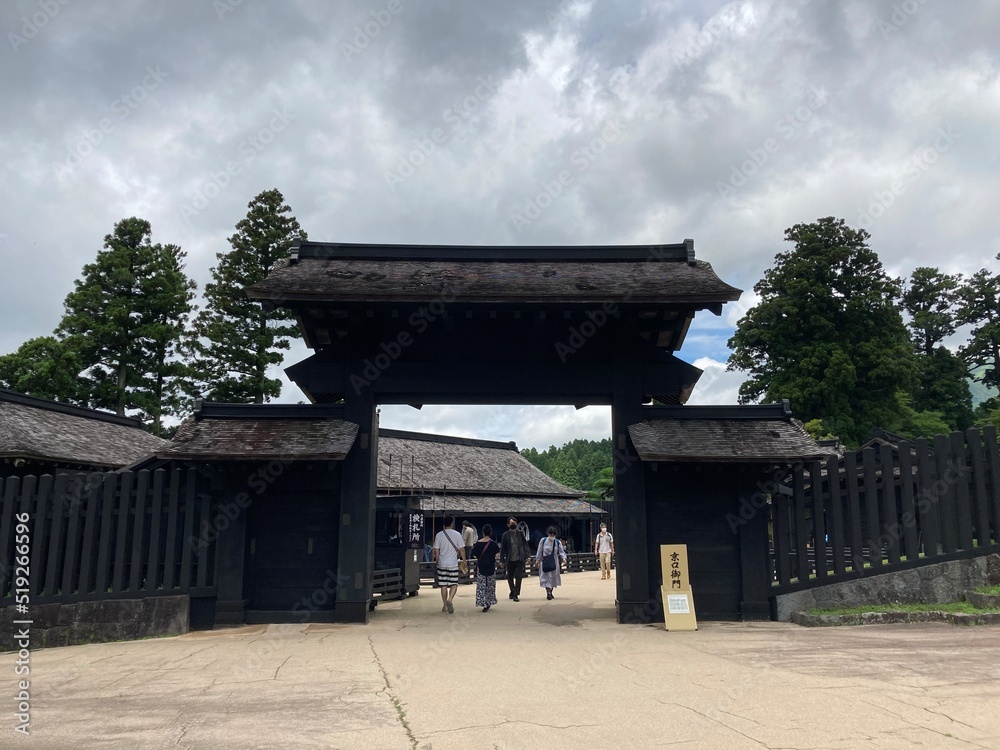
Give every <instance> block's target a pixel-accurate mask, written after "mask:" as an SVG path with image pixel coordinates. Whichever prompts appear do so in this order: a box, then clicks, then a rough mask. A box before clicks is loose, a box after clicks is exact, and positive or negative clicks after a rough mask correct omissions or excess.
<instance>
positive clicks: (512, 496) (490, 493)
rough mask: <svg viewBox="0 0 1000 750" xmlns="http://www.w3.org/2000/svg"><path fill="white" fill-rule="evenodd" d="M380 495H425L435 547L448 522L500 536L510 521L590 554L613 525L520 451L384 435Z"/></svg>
mask: <svg viewBox="0 0 1000 750" xmlns="http://www.w3.org/2000/svg"><path fill="white" fill-rule="evenodd" d="M378 494H379V495H392V494H396V495H400V494H416V495H421V496H422V499H421V501H420V505H421V509H422V510H423V511H424V516H425V528H426V530H427V540H428V541H429V540H430V539H432V538H433V534H434V532H435V531H439V530H440V529H441V523H442V519H443V517H444V516H445V515H449V514H450V515H453V516H455V517H456V518H457V519H458V520H459V522H461V521H464V520H468V521H470V522H471V523H472V524H473V525H474V526H476V527H477V529H478V528H481V527H482V524H484V523H489V524H490V525H491V526H492V527H493V529H494V533H495V534H497V535H498V536H499V534H500V533H502V531H504V530H505V529H506V520H507V518H509V517H510V516H514V517H515V518H517V519H518V520H519V521H522V522H524V524H525V526H526V528H527V529H528V530H529V534H530V535H531V536H530V538H532V539H537V538H538V537H539V536H540V535H542V534H544V533H545V530H546V529H547V528H548V527H549V526H551V525H555V526H556V527H557V528H558V529H559V532H560V534H561V535H564V536H565V537H566V538H567V540H569V539H572V540H573V542H574V545H575V548H576V549H578V550H580V549H583V550H586V549H589V548H590V547H591V546H592V543H593V537H594V533H595V531H594V528H595V526H596V525H597V524H599V523H600V522H601V520H602V519H603V518H604V517H605V514H604V513H603V511H602V510H601V509H600V508H598V507H597V506H595V505H592V504H591V503H589V502H587V501H586V500H585V499H584V497H585V495H586V493H585V492H583V491H582V490H576V489H573V488H572V487H567V486H566V485H564V484H560V483H559V482H557V481H556V480H554V479H552V478H551V477H550V476H548V475H546V474H545V473H544V472H542V471H541V470H540V469H539V468H538V467H536V466H535V465H534V464H532V463H531V462H530V461H528V460H527V459H526V458H524V456H522V455H521V454H520V452H518V450H517V446H516V445H515V444H514V443H512V442H511V443H501V442H497V441H493V440H478V439H473V438H462V437H450V436H446V435H430V434H427V433H421V432H406V431H402V430H388V429H380V430H379V436H378Z"/></svg>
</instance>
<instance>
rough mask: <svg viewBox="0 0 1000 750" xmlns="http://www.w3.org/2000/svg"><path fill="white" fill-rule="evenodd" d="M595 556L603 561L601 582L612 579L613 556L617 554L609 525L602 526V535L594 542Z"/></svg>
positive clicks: (603, 524)
mask: <svg viewBox="0 0 1000 750" xmlns="http://www.w3.org/2000/svg"><path fill="white" fill-rule="evenodd" d="M594 554H595V555H597V556H598V557H599V558H600V560H601V580H602V581H603V580H606V579H610V578H611V556H612V555H613V554H615V538H614V537H613V536H611V534H609V533H608V525H607V524H606V523H602V524H601V533H600V534H598V535H597V539H595V540H594Z"/></svg>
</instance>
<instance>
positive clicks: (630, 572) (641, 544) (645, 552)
mask: <svg viewBox="0 0 1000 750" xmlns="http://www.w3.org/2000/svg"><path fill="white" fill-rule="evenodd" d="M615 341H616V346H615V363H614V395H613V399H612V404H611V434H612V439H613V451H614V454H613V466H614V472H615V505H614V514H615V531H616V533H617V536H616V537H615V548H616V549H617V550H618V554H617V558H618V565H617V570H616V574H615V583H616V586H617V590H618V601H617V607H618V622H621V623H629V622H635V623H646V622H649V621H650V619H651V616H652V615H654V614H656V613H657V612H658V611H659V606H658V604H656V602H657V600H658V598H659V597H658V594H659V583H658V582H651V581H650V580H649V541H648V540H647V539H646V483H645V475H644V473H643V472H644V470H645V467H644V466H643V464H642V462H641V461H640V460H639V456H638V454H637V453H636V450H635V446H633V445H632V439H631V438H630V437H629V434H628V428H629V425H632V424H636V423H638V422H641V421H642V396H643V394H642V384H641V383H640V382H639V378H638V377H637V376H636V374H637V373H638V372H639V371H640V357H639V355H638V352H637V348H636V347H635V346H634V345H630V344H631V342H630V340H629V338H628V333H627V332H625V331H622V332H619V333H618V335H616V336H615ZM653 583H655V585H653Z"/></svg>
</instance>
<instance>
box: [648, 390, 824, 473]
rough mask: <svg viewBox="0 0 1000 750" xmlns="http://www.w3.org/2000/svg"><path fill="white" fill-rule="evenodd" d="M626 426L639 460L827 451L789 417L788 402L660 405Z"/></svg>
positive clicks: (780, 459) (799, 457) (789, 456)
mask: <svg viewBox="0 0 1000 750" xmlns="http://www.w3.org/2000/svg"><path fill="white" fill-rule="evenodd" d="M644 415H648V416H649V417H650V418H649V419H645V420H643V421H642V422H639V423H637V424H633V425H629V428H628V431H629V435H630V436H631V438H632V443H633V444H634V445H635V448H636V451H637V452H638V453H639V458H641V459H642V460H643V461H661V462H676V463H680V462H685V463H687V462H692V463H693V462H698V463H786V462H793V461H813V460H822V459H825V458H827V456H829V455H830V454H831V450H830V449H829V448H824V447H823V446H820V445H819V444H818V443H816V441H815V440H813V439H812V438H811V437H810V436H809V433H808V432H806V430H805V428H804V427H803V426H802V423H801V422H799V421H797V420H795V419H792V418H791V410H790V408H789V407H788V402H787V401H786V402H784V404H773V405H763V406H725V407H720V406H662V407H649V408H647V409H644Z"/></svg>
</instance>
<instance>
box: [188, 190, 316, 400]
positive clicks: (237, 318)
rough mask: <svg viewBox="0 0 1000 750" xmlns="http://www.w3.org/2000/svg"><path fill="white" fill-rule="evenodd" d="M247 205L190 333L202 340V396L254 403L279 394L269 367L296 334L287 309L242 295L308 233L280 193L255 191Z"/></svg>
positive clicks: (219, 261)
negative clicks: (272, 307) (270, 306)
mask: <svg viewBox="0 0 1000 750" xmlns="http://www.w3.org/2000/svg"><path fill="white" fill-rule="evenodd" d="M248 208H249V211H248V212H247V215H246V217H245V218H244V219H242V220H241V221H240V222H239V223H238V224H237V225H236V233H235V234H233V235H232V236H231V237H230V238H229V244H230V246H231V248H232V249H231V250H229V251H228V252H220V253H217V254H216V258H217V259H218V264H217V265H216V266H215V267H214V268H213V269H212V282H211V283H209V284H206V285H205V300H206V302H207V307H206V308H205V309H204V310H203V311H202V312H201V313H200V314H199V316H198V318H197V321H196V324H195V330H196V333H197V335H198V337H199V339H200V342H201V343H200V344H199V356H198V364H199V368H198V369H199V371H200V372H201V373H202V388H203V389H204V390H206V391H207V392H208V396H209V397H210V398H211V399H213V400H216V401H235V402H253V403H258V404H260V403H263V402H265V401H268V400H270V399H271V398H273V397H275V396H278V395H280V394H281V380H279V379H278V378H269V377H268V376H267V368H268V367H269V366H271V365H278V364H280V363H281V361H282V355H281V350H283V349H288V348H289V346H290V344H289V342H290V340H291V339H292V338H293V337H296V336H298V335H299V333H298V328H297V327H296V326H295V325H294V323H293V322H292V321H293V317H292V315H291V313H290V312H289V311H287V310H284V309H281V308H279V309H276V310H272V311H268V310H264V309H263V307H262V306H261V305H260V304H259V303H256V302H252V301H251V300H249V299H248V298H247V297H246V295H245V294H244V291H243V290H244V288H245V287H247V286H250V285H251V284H255V283H257V282H259V281H263V280H264V278H265V277H266V276H267V274H268V273H269V272H270V271H271V269H273V268H274V265H275V264H276V263H277V262H278V261H279V260H283V259H285V258H287V257H288V255H289V248H290V247H291V244H292V241H293V240H294V239H295V238H296V237H302V238H303V239H306V233H305V232H304V231H302V229H301V227H300V226H299V222H298V221H297V220H296V218H295V217H294V216H293V215H292V214H291V208H289V207H288V205H286V204H285V199H284V196H282V194H281V193H280V192H279V191H278V190H266V191H264V192H262V193H260V194H259V195H257V196H256V197H255V198H254V199H253V200H252V201H250V203H249V204H248Z"/></svg>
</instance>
